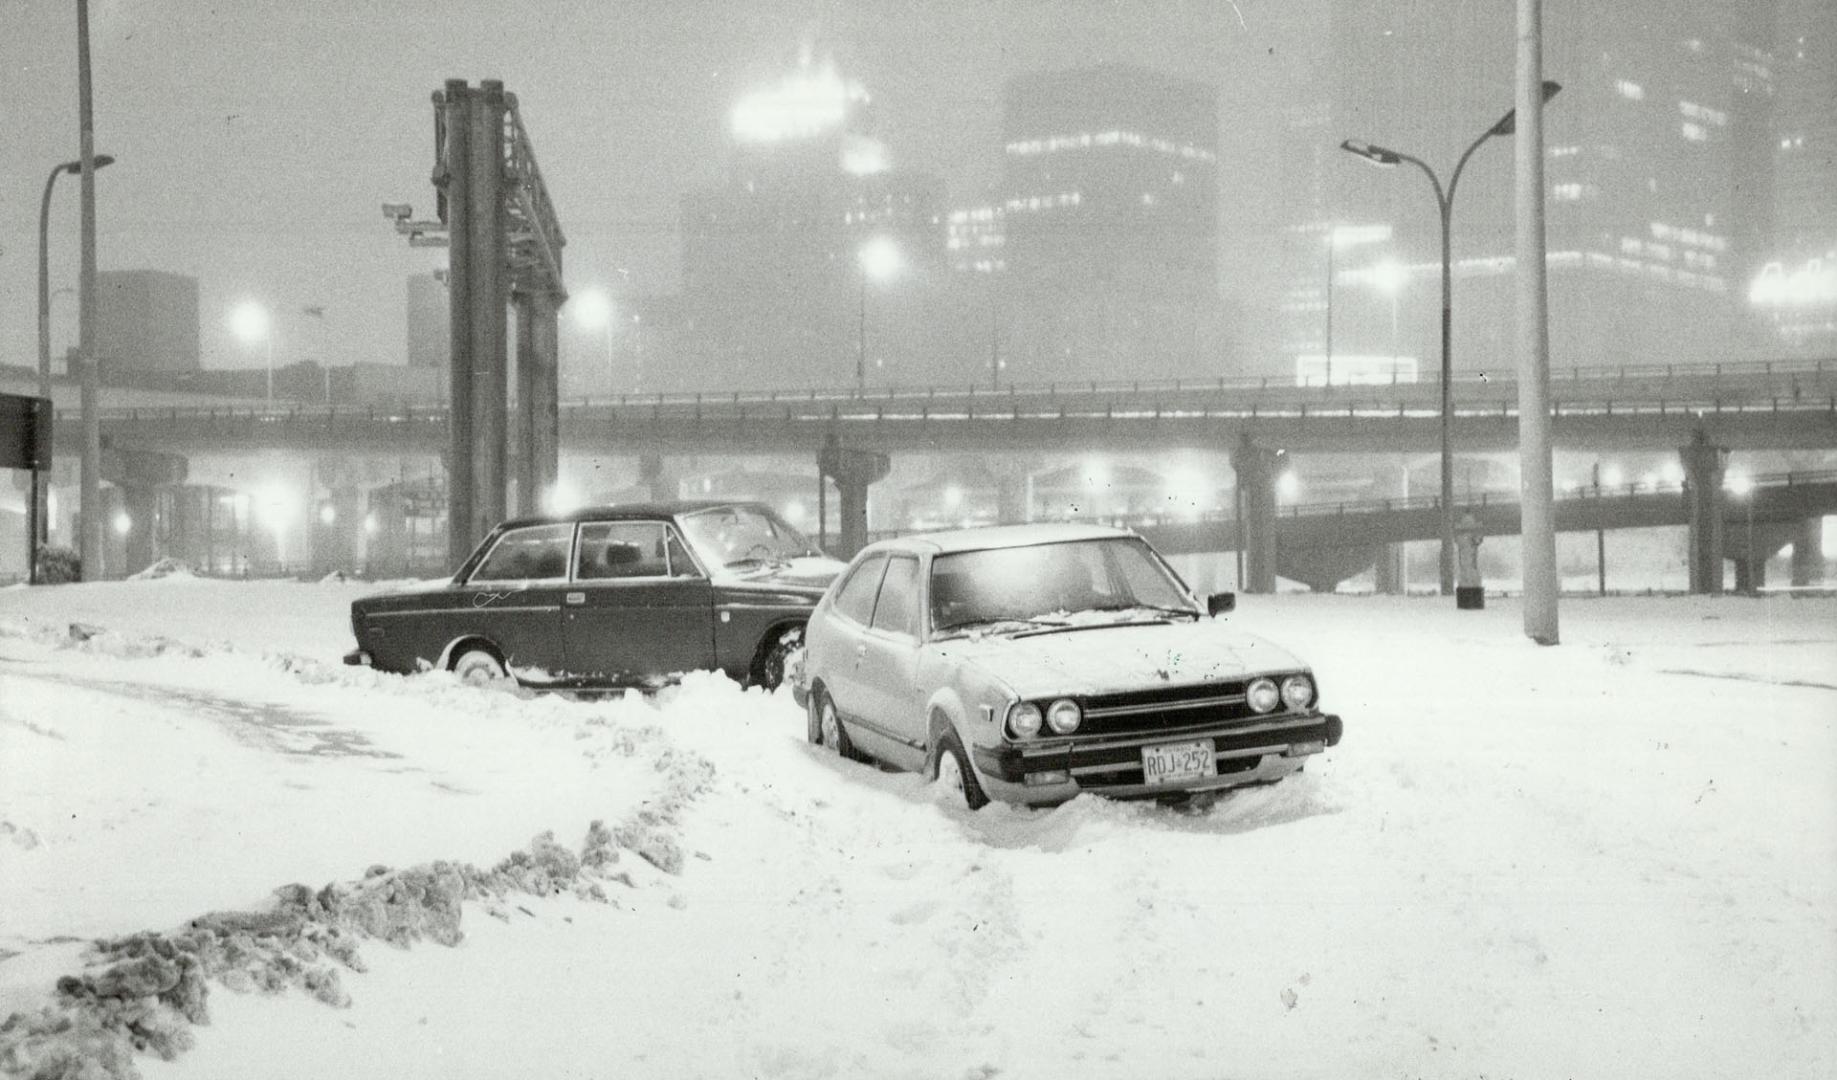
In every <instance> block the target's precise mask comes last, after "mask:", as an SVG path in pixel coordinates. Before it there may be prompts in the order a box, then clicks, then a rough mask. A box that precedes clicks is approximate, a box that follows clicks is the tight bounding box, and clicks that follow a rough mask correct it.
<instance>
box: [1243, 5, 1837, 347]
mask: <svg viewBox="0 0 1837 1080" xmlns="http://www.w3.org/2000/svg"><path fill="white" fill-rule="evenodd" d="M1810 2H1813V3H1824V4H1827V5H1828V0H1810ZM1654 10H1655V9H1653V8H1651V7H1649V6H1647V5H1626V4H1569V5H1565V7H1564V10H1563V12H1562V17H1561V18H1554V17H1553V18H1549V19H1547V20H1546V21H1545V26H1544V32H1545V54H1544V66H1545V76H1546V77H1547V78H1550V79H1555V80H1556V81H1558V82H1560V83H1562V84H1563V90H1562V93H1561V95H1560V96H1559V97H1558V98H1556V99H1555V100H1554V101H1553V102H1551V103H1550V105H1549V107H1548V108H1547V110H1546V111H1545V121H1546V126H1545V133H1546V138H1545V145H1546V154H1547V159H1546V163H1545V164H1546V183H1547V185H1548V188H1547V200H1548V201H1547V207H1548V220H1547V224H1546V229H1547V234H1546V235H1547V246H1548V261H1549V270H1550V276H1549V289H1550V344H1551V356H1552V363H1553V364H1554V365H1555V366H1556V367H1558V368H1563V367H1568V366H1572V365H1576V366H1618V365H1624V364H1639V363H1674V362H1706V361H1711V360H1717V359H1724V358H1728V351H1729V349H1730V347H1731V343H1732V342H1733V341H1734V340H1735V335H1734V334H1733V333H1732V330H1733V328H1734V326H1735V322H1736V319H1737V318H1738V316H1739V315H1740V307H1741V305H1742V304H1743V303H1744V302H1745V295H1744V294H1745V290H1746V282H1745V281H1743V280H1741V278H1740V277H1739V275H1740V273H1741V272H1742V268H1743V267H1744V266H1746V265H1747V264H1748V263H1749V262H1750V261H1751V259H1752V254H1751V253H1749V252H1744V251H1743V250H1741V248H1740V246H1739V244H1740V242H1742V238H1743V237H1746V238H1747V242H1749V243H1752V242H1754V238H1756V237H1758V235H1759V233H1760V232H1761V231H1762V226H1760V225H1756V224H1755V223H1754V222H1753V221H1752V220H1751V219H1747V218H1744V216H1743V214H1742V213H1741V208H1740V205H1739V202H1738V199H1739V197H1738V196H1737V194H1736V187H1737V184H1738V182H1739V179H1738V178H1739V177H1740V176H1741V173H1740V172H1739V171H1738V170H1737V168H1736V160H1737V153H1738V151H1739V150H1740V148H1741V146H1742V144H1743V140H1744V138H1745V139H1746V140H1747V141H1748V142H1749V143H1751V141H1752V134H1751V132H1752V127H1751V126H1750V127H1748V128H1747V129H1746V131H1747V132H1748V134H1746V135H1744V134H1743V127H1742V125H1743V122H1744V116H1747V117H1751V115H1752V113H1753V111H1754V109H1753V103H1751V102H1750V103H1748V104H1747V105H1746V106H1744V105H1743V104H1742V103H1741V102H1739V101H1737V100H1736V84H1737V78H1738V76H1739V72H1740V70H1741V68H1740V65H1739V64H1738V60H1739V59H1741V57H1742V53H1741V52H1740V50H1739V49H1738V42H1739V41H1740V35H1739V34H1738V33H1737V29H1736V20H1734V19H1732V18H1731V17H1730V15H1729V9H1728V5H1726V4H1720V3H1715V2H1713V0H1674V2H1672V3H1668V4H1666V5H1664V14H1663V25H1662V27H1659V26H1656V25H1655V24H1654V22H1653V18H1654V15H1653V11H1654ZM1313 17H1314V18H1315V19H1317V20H1319V23H1318V24H1317V27H1316V29H1317V31H1318V32H1317V33H1316V34H1315V35H1314V37H1315V40H1316V41H1317V42H1318V43H1319V48H1320V53H1319V54H1318V55H1316V56H1314V57H1311V58H1310V60H1309V62H1308V63H1306V64H1305V65H1304V66H1309V67H1311V68H1312V70H1313V71H1314V72H1316V73H1317V74H1318V75H1319V79H1318V81H1317V83H1316V85H1317V86H1318V92H1317V93H1315V94H1314V95H1313V96H1311V97H1308V98H1305V99H1304V100H1302V101H1301V102H1299V103H1298V104H1297V105H1296V106H1295V107H1294V108H1292V109H1291V111H1290V114H1289V117H1288V130H1287V145H1286V146H1285V147H1284V149H1283V154H1282V168H1283V176H1282V183H1283V186H1284V190H1285V192H1286V193H1287V195H1288V198H1289V199H1290V213H1289V216H1288V247H1289V258H1288V266H1287V271H1286V278H1287V281H1288V289H1287V291H1286V294H1285V298H1284V310H1285V319H1284V326H1283V328H1282V331H1283V332H1282V334H1281V341H1280V346H1279V349H1278V350H1277V351H1278V353H1279V355H1282V356H1285V357H1287V358H1288V360H1289V362H1293V361H1294V359H1295V358H1297V357H1300V356H1304V355H1308V354H1313V353H1319V352H1321V351H1322V350H1323V349H1324V347H1325V345H1326V341H1325V327H1326V322H1327V320H1326V310H1327V281H1326V264H1327V236H1328V230H1329V229H1330V228H1331V227H1333V226H1335V225H1339V224H1367V223H1371V224H1388V225H1391V226H1393V227H1394V234H1393V239H1392V240H1391V241H1390V242H1389V243H1388V244H1381V245H1371V246H1368V247H1361V248H1358V249H1356V250H1355V251H1351V252H1346V253H1343V257H1342V258H1341V259H1340V260H1339V264H1338V267H1337V271H1338V272H1337V274H1336V282H1335V284H1334V286H1333V289H1334V291H1333V312H1334V320H1333V321H1334V324H1335V327H1336V329H1335V331H1334V339H1335V340H1334V347H1335V351H1336V352H1337V351H1342V350H1343V351H1349V352H1351V351H1367V352H1372V351H1383V350H1384V347H1385V346H1386V345H1387V343H1388V335H1389V333H1390V329H1389V328H1390V325H1391V323H1390V311H1391V306H1390V305H1391V301H1390V300H1389V299H1388V298H1385V297H1381V296H1378V295H1374V290H1373V289H1372V288H1371V285H1372V283H1373V279H1372V277H1371V275H1370V268H1371V265H1372V264H1373V263H1375V262H1376V261H1378V260H1382V259H1395V260H1397V261H1398V262H1400V263H1401V264H1402V265H1403V267H1404V268H1405V270H1406V271H1407V273H1406V275H1405V282H1404V284H1403V287H1402V291H1401V293H1400V294H1399V301H1398V310H1399V311H1400V312H1401V326H1400V328H1399V334H1400V337H1401V340H1402V341H1403V342H1404V348H1405V351H1409V352H1413V353H1415V354H1416V355H1419V356H1422V357H1424V358H1425V359H1428V358H1434V357H1436V356H1438V355H1439V347H1438V340H1439V337H1438V329H1437V328H1438V314H1437V313H1438V310H1439V277H1438V265H1439V258H1440V239H1439V215H1438V213H1437V210H1436V207H1435V200H1434V198H1433V196H1432V194H1431V192H1430V187H1429V184H1428V182H1427V181H1426V180H1425V178H1424V177H1423V176H1422V175H1420V173H1419V172H1418V171H1417V170H1416V169H1415V168H1413V167H1411V166H1408V165H1405V166H1402V167H1399V168H1395V169H1389V170H1383V171H1380V170H1377V169H1374V168H1373V167H1372V166H1371V165H1369V164H1368V163H1365V162H1362V161H1360V160H1359V159H1358V158H1356V157H1354V156H1352V155H1349V154H1345V153H1342V152H1340V151H1339V150H1338V145H1339V143H1340V141H1341V140H1343V139H1347V138H1352V139H1359V140H1365V141H1369V142H1371V143H1374V144H1377V145H1380V146H1384V147H1386V148H1389V149H1392V150H1397V151H1402V152H1405V153H1409V154H1413V155H1415V156H1417V157H1420V158H1422V159H1424V160H1425V161H1427V162H1428V163H1429V164H1430V165H1431V166H1433V167H1434V168H1435V169H1436V171H1437V172H1438V173H1439V174H1440V175H1441V178H1442V180H1443V181H1444V183H1445V182H1446V181H1447V179H1448V176H1449V173H1450V172H1451V170H1452V169H1453V167H1454V165H1455V162H1456V161H1457V159H1458V158H1459V156H1460V154H1461V152H1462V151H1463V150H1464V149H1465V148H1466V147H1467V145H1468V144H1469V143H1471V142H1472V140H1473V139H1475V138H1476V137H1478V136H1479V135H1480V133H1482V132H1484V131H1485V130H1486V129H1487V127H1488V126H1489V125H1491V124H1492V123H1494V122H1495V121H1496V120H1497V119H1498V118H1499V117H1500V116H1501V115H1502V114H1503V113H1504V112H1505V111H1506V110H1507V109H1509V108H1510V107H1511V106H1512V105H1513V74H1514V69H1515V63H1514V38H1513V33H1512V26H1511V23H1510V18H1509V15H1501V14H1500V13H1499V12H1498V11H1497V10H1495V9H1494V8H1493V7H1490V6H1488V5H1473V4H1464V3H1459V2H1457V0H1423V2H1419V3H1412V4H1407V5H1397V4H1382V3H1377V2H1375V0H1357V2H1347V3H1333V4H1330V5H1329V4H1324V3H1323V4H1319V5H1316V7H1315V8H1314V10H1313ZM1746 59H1747V60H1749V61H1750V62H1751V61H1753V60H1754V56H1753V54H1752V50H1750V51H1749V53H1748V54H1747V56H1746ZM1744 109H1745V112H1744ZM1762 122H1764V121H1762ZM1491 142H1493V143H1497V144H1498V145H1486V146H1482V147H1481V148H1480V149H1479V150H1478V151H1477V152H1476V153H1475V155H1474V158H1473V160H1472V161H1471V162H1470V164H1469V165H1468V167H1467V170H1466V171H1465V173H1464V174H1463V175H1462V178H1461V181H1460V186H1459V188H1458V189H1457V194H1456V197H1455V200H1454V215H1453V220H1454V231H1453V248H1454V251H1453V263H1454V292H1455V299H1454V313H1455V348H1454V357H1455V365H1456V368H1457V369H1458V370H1461V371H1476V370H1478V371H1485V370H1508V371H1509V370H1510V368H1511V365H1512V363H1513V360H1514V355H1513V326H1514V301H1513V290H1512V280H1513V271H1514V255H1513V252H1514V233H1513V218H1512V200H1513V194H1512V191H1513V187H1512V185H1513V182H1514V181H1513V167H1512V158H1513V155H1512V146H1511V142H1512V140H1511V139H1510V138H1509V137H1508V138H1498V139H1494V140H1491ZM1750 182H1752V180H1751V179H1750ZM1430 362H1431V363H1432V362H1433V361H1432V360H1430Z"/></svg>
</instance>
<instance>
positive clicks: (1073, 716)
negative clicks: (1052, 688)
mask: <svg viewBox="0 0 1837 1080" xmlns="http://www.w3.org/2000/svg"><path fill="white" fill-rule="evenodd" d="M1083 721H1084V711H1083V710H1082V709H1080V708H1078V703H1077V702H1076V701H1073V700H1072V699H1071V698H1060V699H1059V700H1057V701H1055V702H1053V703H1052V707H1051V708H1049V709H1047V710H1046V723H1047V726H1049V727H1051V728H1052V729H1053V731H1055V732H1057V733H1058V734H1060V735H1070V734H1071V733H1072V732H1074V731H1077V730H1078V725H1079V724H1080V723H1082V722H1083Z"/></svg>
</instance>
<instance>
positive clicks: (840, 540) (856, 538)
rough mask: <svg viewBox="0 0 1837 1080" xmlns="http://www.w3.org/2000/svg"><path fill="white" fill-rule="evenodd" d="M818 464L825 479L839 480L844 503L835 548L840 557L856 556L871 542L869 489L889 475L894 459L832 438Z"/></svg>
mask: <svg viewBox="0 0 1837 1080" xmlns="http://www.w3.org/2000/svg"><path fill="white" fill-rule="evenodd" d="M817 468H818V470H819V472H820V474H821V475H822V477H823V478H824V479H825V480H833V481H835V485H836V494H837V496H838V498H837V502H838V503H839V504H840V505H839V506H838V508H837V509H838V511H839V513H838V515H837V522H838V524H837V532H838V536H837V538H836V542H835V544H834V545H832V548H833V550H834V553H835V555H836V557H837V558H842V559H848V558H853V557H854V554H855V552H857V551H860V550H861V549H862V548H863V547H865V546H866V545H867V489H868V487H869V486H870V485H872V484H873V483H874V482H876V481H878V480H881V479H883V478H885V476H886V475H887V472H888V471H889V470H890V469H891V468H892V461H891V459H889V458H888V457H887V455H885V454H878V453H874V452H873V451H870V450H851V449H848V448H847V447H843V446H840V445H838V444H837V443H836V441H835V439H833V438H831V439H830V440H829V442H827V443H825V444H824V445H823V449H822V452H821V453H819V454H818V455H817Z"/></svg>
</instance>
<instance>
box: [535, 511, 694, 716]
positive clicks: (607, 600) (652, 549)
mask: <svg viewBox="0 0 1837 1080" xmlns="http://www.w3.org/2000/svg"><path fill="white" fill-rule="evenodd" d="M573 576H574V580H573V582H572V583H571V584H570V585H569V587H568V591H567V595H566V597H565V598H564V603H563V616H562V623H561V625H562V637H563V639H564V640H565V643H566V650H567V669H568V672H569V674H570V675H573V676H575V677H578V678H582V679H584V680H585V681H589V682H594V683H608V684H617V685H628V686H635V685H645V684H654V683H655V682H657V681H658V680H659V679H660V678H661V677H663V676H667V675H673V674H677V673H680V672H685V671H698V670H701V669H703V668H707V667H710V666H712V664H713V663H714V587H713V585H712V584H710V582H709V581H708V578H707V576H706V575H704V574H703V573H702V572H701V569H700V568H699V567H697V566H696V565H695V563H694V562H693V561H692V560H691V559H690V558H689V557H688V554H687V553H686V551H685V550H684V549H683V547H682V543H681V541H680V540H678V539H677V538H676V537H675V536H673V535H672V533H671V526H670V525H669V524H668V523H666V522H661V521H589V522H583V523H581V527H580V539H579V541H578V542H577V544H576V545H575V560H574V575H573Z"/></svg>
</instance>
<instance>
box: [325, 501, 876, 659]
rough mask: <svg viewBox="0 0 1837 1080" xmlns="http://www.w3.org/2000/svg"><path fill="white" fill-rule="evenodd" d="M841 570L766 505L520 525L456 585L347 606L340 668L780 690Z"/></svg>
mask: <svg viewBox="0 0 1837 1080" xmlns="http://www.w3.org/2000/svg"><path fill="white" fill-rule="evenodd" d="M841 568H842V564H841V563H839V562H837V561H835V560H834V559H830V558H828V557H827V556H825V555H824V554H823V553H822V552H821V551H819V550H818V549H817V548H816V546H815V545H813V544H812V543H811V542H810V541H809V540H808V539H806V538H805V537H804V536H803V535H802V534H801V533H799V532H798V531H797V530H796V529H794V528H792V527H791V526H790V525H789V524H787V523H786V522H785V521H784V519H783V518H781V517H779V516H778V515H777V514H775V513H774V512H773V511H772V510H771V509H770V508H769V507H766V506H764V505H761V504H759V503H751V502H703V501H680V502H666V503H651V504H642V505H631V506H613V507H594V508H591V509H586V510H580V511H577V512H575V513H572V514H565V515H557V516H552V517H538V518H519V519H517V520H514V521H507V522H505V523H504V524H502V525H499V526H498V527H497V528H496V529H493V530H492V532H491V535H489V536H487V537H485V539H484V541H483V542H481V543H480V544H479V545H478V548H477V550H475V551H473V552H472V554H471V556H470V557H468V558H467V559H466V561H465V563H464V564H463V565H461V566H460V568H459V572H458V573H456V574H454V575H453V578H452V580H451V581H448V582H444V583H441V584H439V585H436V586H433V587H429V588H416V589H407V590H401V591H395V592H386V593H380V594H377V595H374V596H366V597H364V598H362V599H360V600H357V601H355V602H353V603H352V604H351V629H352V632H353V633H355V634H356V635H357V649H356V650H354V651H353V652H352V653H350V654H349V655H348V656H346V657H345V661H346V662H347V663H351V664H366V665H369V666H371V667H375V668H377V669H379V670H382V671H392V672H399V673H402V674H407V673H410V672H414V671H426V670H430V669H440V670H450V671H453V672H455V673H456V674H458V675H459V676H460V677H461V678H463V679H466V680H467V681H477V682H487V681H491V680H495V679H502V678H506V677H511V676H514V677H515V678H516V679H517V681H518V682H520V683H522V684H524V685H525V686H531V687H539V688H544V689H604V688H618V687H639V688H650V687H656V686H660V685H663V684H665V683H667V682H669V681H671V680H672V679H674V678H675V677H677V676H679V675H681V674H682V673H684V672H688V671H696V670H703V669H715V670H720V671H724V672H726V673H727V674H728V675H729V676H731V677H733V678H734V679H737V680H740V681H743V682H748V683H752V684H755V685H760V686H765V687H775V686H777V685H778V684H779V683H780V682H781V681H782V680H783V678H784V670H785V658H786V657H787V656H788V655H789V654H790V653H791V652H792V651H793V650H794V649H796V648H797V647H798V645H799V644H800V643H801V641H802V637H803V630H804V623H805V622H806V620H808V618H809V616H810V611H811V609H812V608H813V607H814V606H815V605H816V602H817V601H818V600H819V599H821V598H822V595H823V590H824V589H825V588H827V587H828V585H829V582H830V581H831V579H833V578H834V577H835V575H836V573H837V571H839V570H840V569H841Z"/></svg>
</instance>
